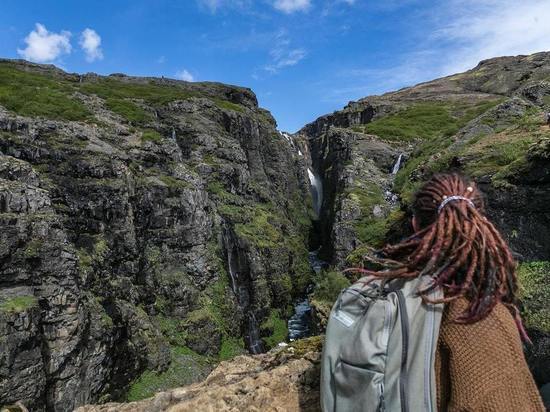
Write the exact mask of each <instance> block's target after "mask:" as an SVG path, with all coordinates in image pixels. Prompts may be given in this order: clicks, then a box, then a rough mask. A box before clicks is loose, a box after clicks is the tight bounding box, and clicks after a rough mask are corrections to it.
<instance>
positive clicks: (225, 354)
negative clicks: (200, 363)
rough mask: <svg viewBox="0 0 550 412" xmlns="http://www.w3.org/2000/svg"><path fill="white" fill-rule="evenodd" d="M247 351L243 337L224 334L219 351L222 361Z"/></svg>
mask: <svg viewBox="0 0 550 412" xmlns="http://www.w3.org/2000/svg"><path fill="white" fill-rule="evenodd" d="M244 353H246V351H245V349H244V341H243V338H237V337H232V336H224V337H223V339H222V346H221V349H220V353H219V359H220V361H224V360H229V359H232V358H234V357H235V356H238V355H242V354H244Z"/></svg>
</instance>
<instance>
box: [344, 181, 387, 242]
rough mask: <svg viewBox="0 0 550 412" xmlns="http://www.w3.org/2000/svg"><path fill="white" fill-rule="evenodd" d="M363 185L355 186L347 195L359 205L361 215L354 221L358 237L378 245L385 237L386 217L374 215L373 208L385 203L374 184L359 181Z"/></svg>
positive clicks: (379, 189)
mask: <svg viewBox="0 0 550 412" xmlns="http://www.w3.org/2000/svg"><path fill="white" fill-rule="evenodd" d="M361 184H362V185H363V186H361V187H360V186H357V185H356V186H355V187H354V188H353V189H352V190H350V191H349V192H348V194H347V196H348V197H349V198H350V199H351V200H352V201H354V202H355V203H357V204H358V205H359V208H360V209H361V217H360V218H359V219H357V220H356V221H354V227H355V230H356V233H357V237H358V239H359V240H360V241H361V242H363V243H368V244H372V245H380V244H381V243H382V242H383V240H384V237H385V234H386V231H387V228H386V219H385V218H383V217H375V216H374V215H373V209H374V207H375V206H376V205H383V204H385V200H384V195H383V193H382V189H381V188H380V187H378V186H377V185H375V184H371V183H366V182H361Z"/></svg>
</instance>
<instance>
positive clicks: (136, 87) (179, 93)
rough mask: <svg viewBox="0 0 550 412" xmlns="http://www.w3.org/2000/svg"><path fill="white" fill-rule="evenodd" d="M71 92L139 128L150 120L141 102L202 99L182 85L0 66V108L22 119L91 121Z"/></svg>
mask: <svg viewBox="0 0 550 412" xmlns="http://www.w3.org/2000/svg"><path fill="white" fill-rule="evenodd" d="M75 92H80V93H83V94H86V95H96V96H98V97H100V98H102V99H103V100H104V101H105V106H106V107H107V108H108V109H109V110H111V111H112V112H114V113H116V114H118V115H120V116H121V117H123V118H124V119H125V120H127V121H128V122H130V123H132V124H135V125H141V126H145V125H146V124H148V123H149V122H150V121H151V120H153V115H152V114H151V113H150V112H148V111H147V110H145V109H143V108H142V107H141V104H140V103H141V102H143V104H145V105H148V106H151V107H152V109H154V108H156V107H160V106H163V105H166V104H168V103H170V102H172V101H175V100H186V99H190V98H192V97H201V96H202V95H201V93H199V92H196V91H193V90H188V89H186V88H185V87H184V86H182V85H174V84H170V85H164V84H159V83H158V82H156V81H154V80H150V81H145V82H139V81H136V80H130V79H124V78H113V77H100V78H95V79H85V81H84V83H79V82H77V81H70V80H68V79H66V78H62V77H56V76H55V75H53V74H51V73H38V72H33V71H27V70H22V69H20V68H18V67H17V66H16V65H15V64H13V63H9V62H8V63H0V104H1V105H2V106H4V107H6V109H8V110H10V111H13V112H15V113H17V114H20V115H22V116H30V117H34V116H40V117H45V118H48V119H54V120H73V121H87V120H91V119H93V115H92V113H90V112H89V110H88V109H87V108H86V107H85V106H84V105H83V104H82V103H81V102H80V101H78V100H77V99H75V98H73V94H74V93H75ZM202 97H204V96H202ZM211 99H212V101H213V102H214V103H215V104H216V106H218V107H219V108H221V109H225V110H232V111H236V112H244V110H245V109H244V107H243V106H241V105H238V104H235V103H232V102H229V101H227V100H224V99H221V98H216V97H211Z"/></svg>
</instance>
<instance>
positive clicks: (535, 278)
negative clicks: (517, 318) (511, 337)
mask: <svg viewBox="0 0 550 412" xmlns="http://www.w3.org/2000/svg"><path fill="white" fill-rule="evenodd" d="M518 276H519V282H520V300H521V306H522V314H523V319H524V321H525V325H526V326H527V327H528V328H530V329H536V330H539V331H542V332H545V333H550V304H549V302H550V262H548V261H540V262H528V263H522V264H521V265H520V266H519V269H518Z"/></svg>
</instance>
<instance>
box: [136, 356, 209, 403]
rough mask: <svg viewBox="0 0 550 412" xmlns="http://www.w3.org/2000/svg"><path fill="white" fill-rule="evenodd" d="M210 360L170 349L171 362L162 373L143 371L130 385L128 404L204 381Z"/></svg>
mask: <svg viewBox="0 0 550 412" xmlns="http://www.w3.org/2000/svg"><path fill="white" fill-rule="evenodd" d="M213 366H214V363H213V360H212V359H211V358H208V357H205V356H201V355H199V354H198V353H196V352H194V351H193V350H191V349H189V348H187V347H184V346H181V347H173V348H172V349H171V362H170V366H169V367H168V369H167V370H166V371H164V372H156V371H151V370H146V371H144V372H143V373H142V374H141V375H140V376H139V377H138V378H137V379H136V380H135V381H134V382H133V383H132V384H131V385H130V388H129V390H128V394H127V396H126V400H127V401H128V402H134V401H139V400H142V399H146V398H149V397H151V396H153V395H155V394H156V393H158V392H161V391H166V390H168V389H173V388H178V387H180V386H185V385H189V384H191V383H195V382H198V381H200V380H201V379H204V378H205V377H206V376H207V375H208V373H209V372H210V371H211V370H212V369H213Z"/></svg>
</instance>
